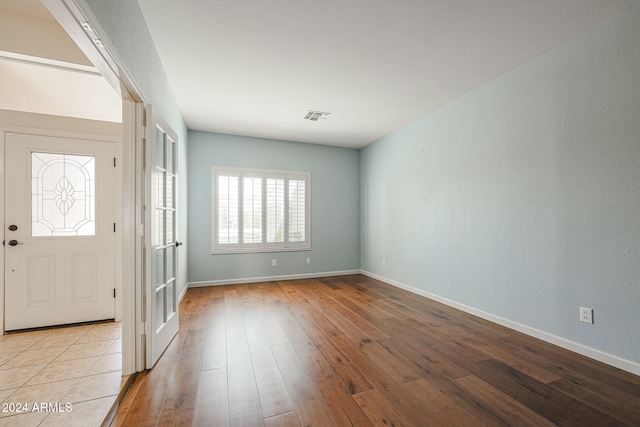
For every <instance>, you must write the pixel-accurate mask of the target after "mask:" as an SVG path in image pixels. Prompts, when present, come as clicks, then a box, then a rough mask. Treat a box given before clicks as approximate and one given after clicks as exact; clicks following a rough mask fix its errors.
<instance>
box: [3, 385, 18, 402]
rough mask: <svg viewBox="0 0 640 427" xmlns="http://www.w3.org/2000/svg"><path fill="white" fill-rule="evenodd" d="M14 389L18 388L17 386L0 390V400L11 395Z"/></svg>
mask: <svg viewBox="0 0 640 427" xmlns="http://www.w3.org/2000/svg"><path fill="white" fill-rule="evenodd" d="M16 390H18V389H17V388H9V389H6V390H0V402H4V400H5V399H6V398H7V397H9V396H11V395H12V394H13V393H14V392H15V391H16Z"/></svg>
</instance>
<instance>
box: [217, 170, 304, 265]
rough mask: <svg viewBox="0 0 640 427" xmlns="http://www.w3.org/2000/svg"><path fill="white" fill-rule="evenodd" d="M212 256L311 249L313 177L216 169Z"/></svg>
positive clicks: (298, 173)
mask: <svg viewBox="0 0 640 427" xmlns="http://www.w3.org/2000/svg"><path fill="white" fill-rule="evenodd" d="M211 188H212V207H213V208H212V216H213V218H212V222H211V224H212V231H211V238H212V239H211V240H212V247H211V250H212V253H229V252H260V251H287V250H308V249H311V240H310V233H309V229H310V221H309V218H310V216H309V213H310V193H309V188H310V174H308V173H300V172H296V173H289V172H277V171H264V170H256V169H228V168H220V167H215V166H214V167H213V168H212V187H211Z"/></svg>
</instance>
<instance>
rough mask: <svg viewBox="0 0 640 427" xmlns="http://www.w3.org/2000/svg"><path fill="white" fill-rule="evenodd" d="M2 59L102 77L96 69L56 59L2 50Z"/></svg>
mask: <svg viewBox="0 0 640 427" xmlns="http://www.w3.org/2000/svg"><path fill="white" fill-rule="evenodd" d="M0 59H2V60H5V61H11V62H18V63H20V64H28V65H36V66H40V67H48V68H55V69H58V70H63V71H71V72H76V73H82V74H93V75H98V76H99V75H100V72H99V71H98V70H97V69H96V67H92V66H88V65H81V64H74V63H72V62H64V61H57V60H55V59H49V58H40V57H37V56H31V55H23V54H21V53H15V52H7V51H5V50H0Z"/></svg>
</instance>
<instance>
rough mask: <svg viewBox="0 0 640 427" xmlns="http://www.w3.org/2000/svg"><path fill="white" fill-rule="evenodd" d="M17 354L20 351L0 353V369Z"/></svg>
mask: <svg viewBox="0 0 640 427" xmlns="http://www.w3.org/2000/svg"><path fill="white" fill-rule="evenodd" d="M18 354H20V352H11V353H0V369H2V367H3V366H4V365H5V364H6V363H7V362H8V361H10V360H11V359H13V358H14V357H16V356H17V355H18Z"/></svg>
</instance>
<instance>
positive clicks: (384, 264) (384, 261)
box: [382, 259, 387, 267]
mask: <svg viewBox="0 0 640 427" xmlns="http://www.w3.org/2000/svg"><path fill="white" fill-rule="evenodd" d="M382 266H383V267H386V266H387V260H386V259H383V260H382Z"/></svg>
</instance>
